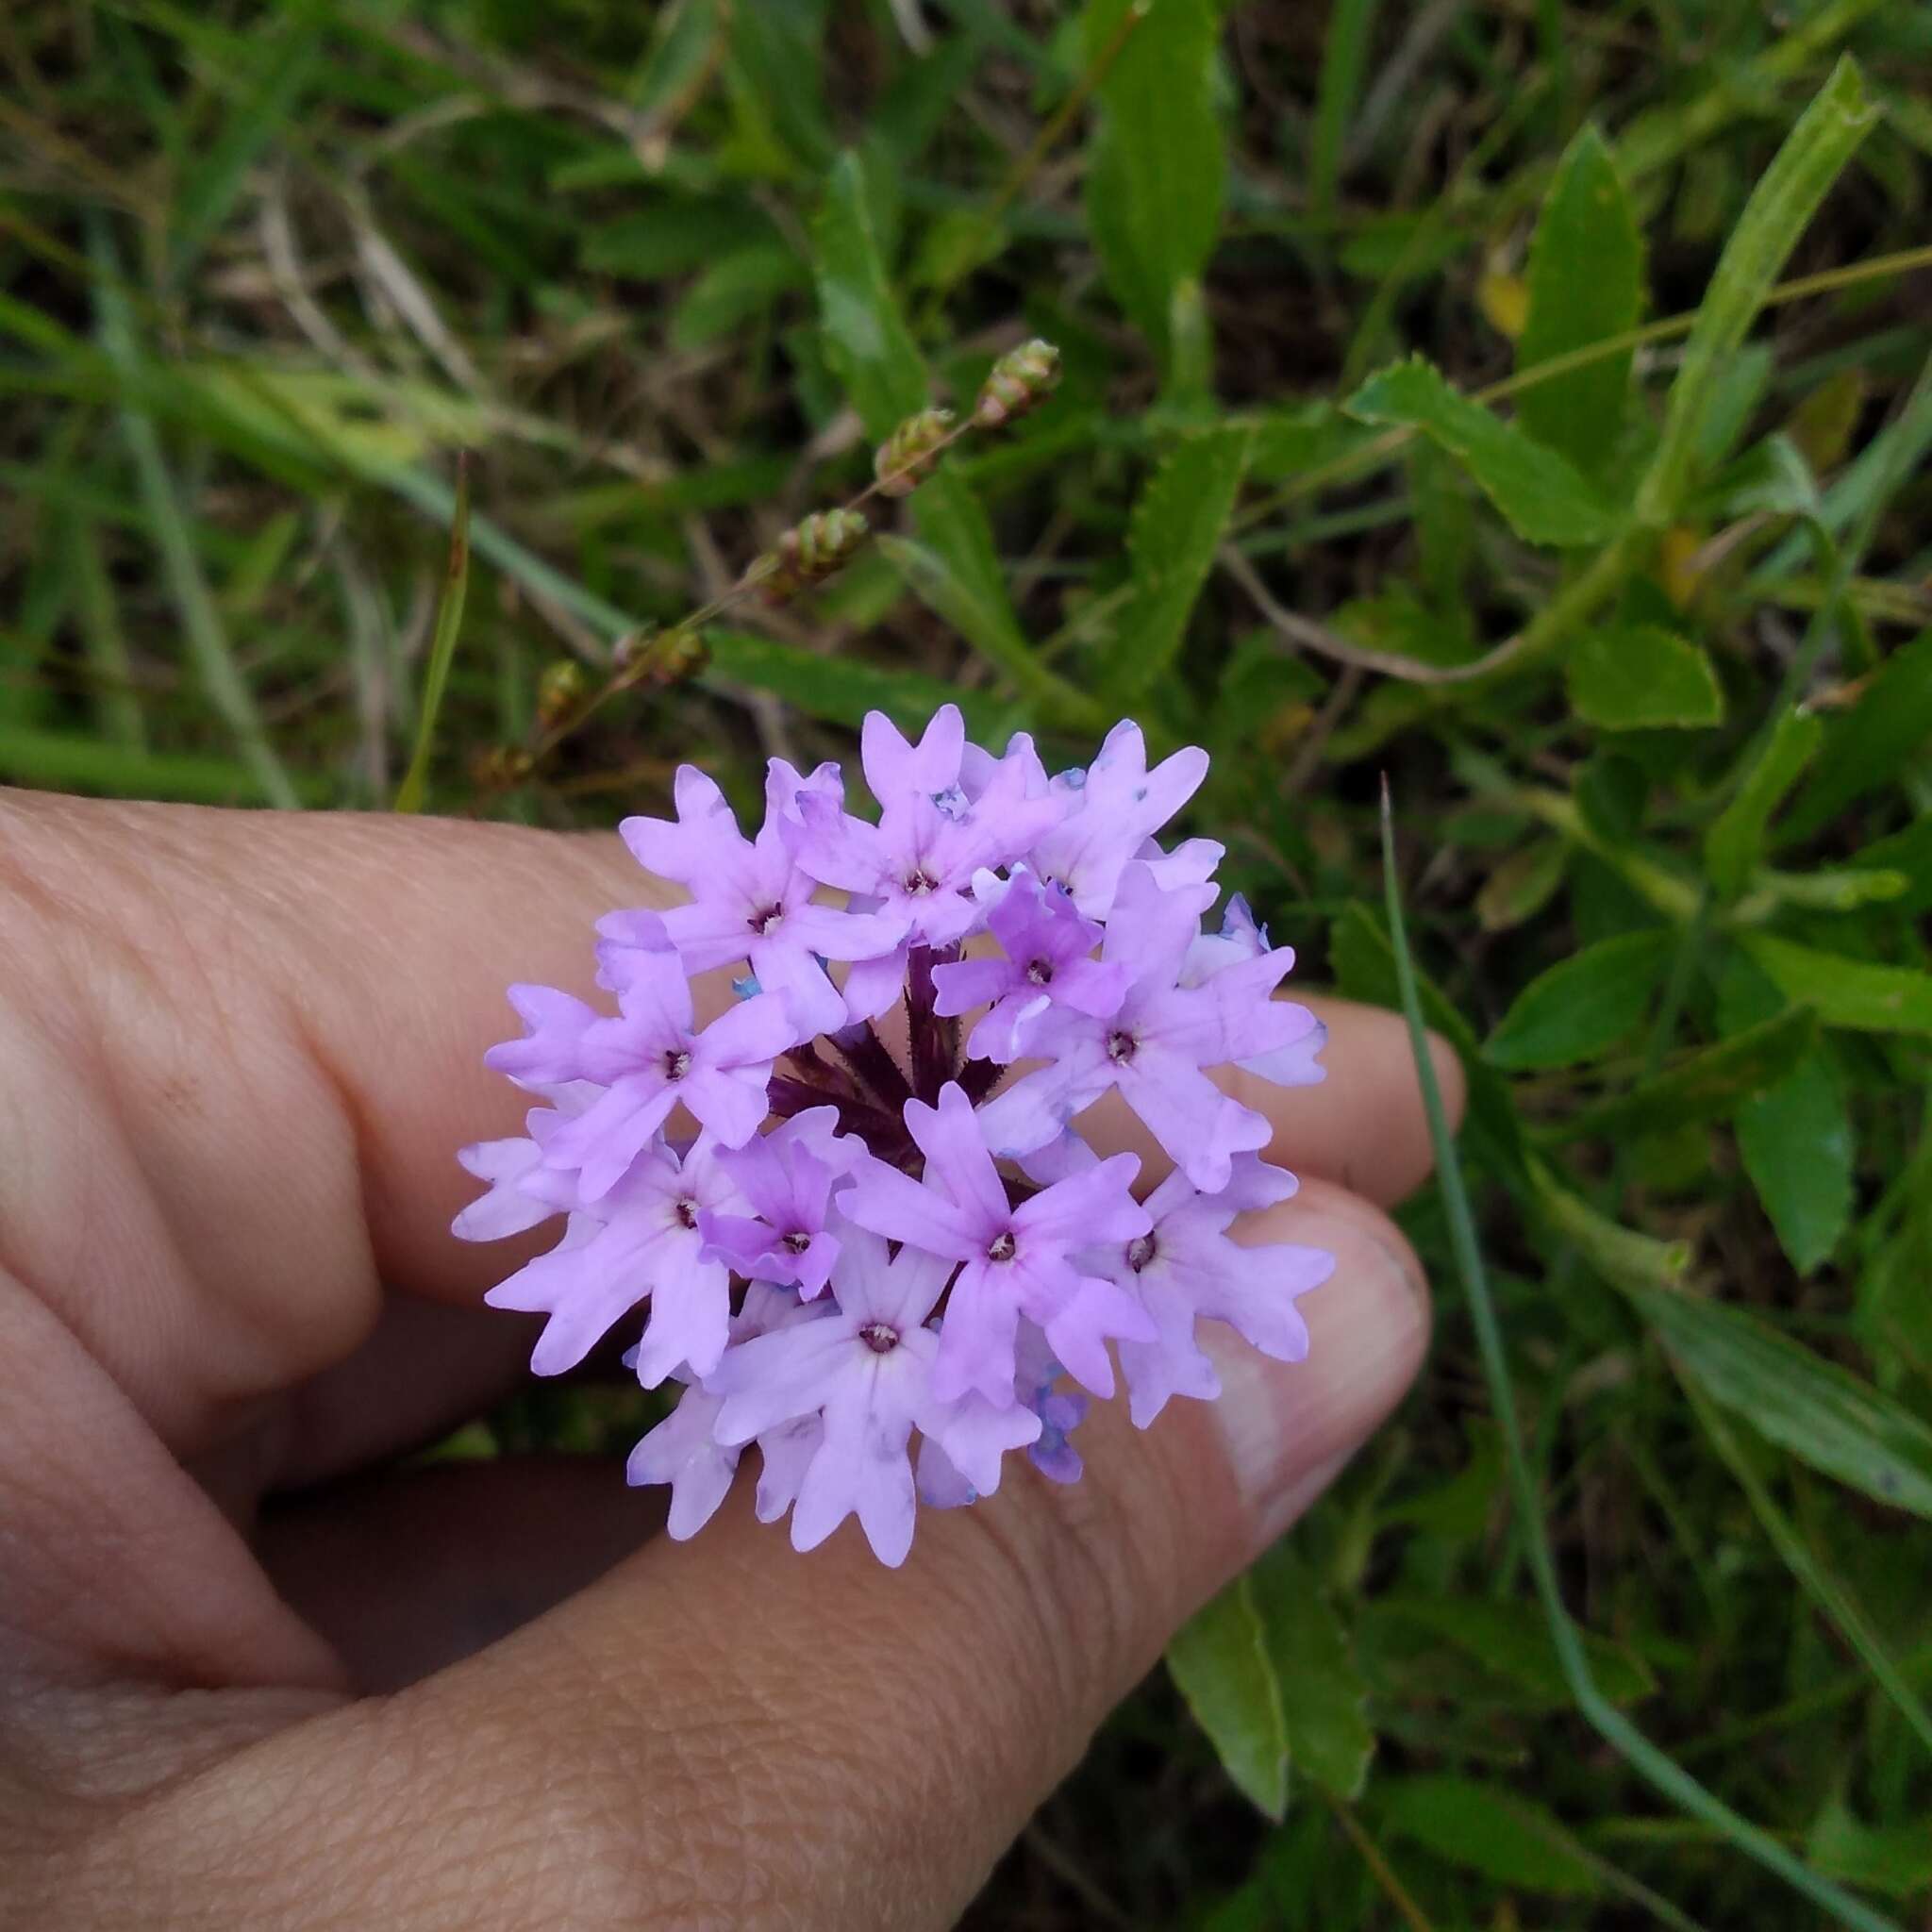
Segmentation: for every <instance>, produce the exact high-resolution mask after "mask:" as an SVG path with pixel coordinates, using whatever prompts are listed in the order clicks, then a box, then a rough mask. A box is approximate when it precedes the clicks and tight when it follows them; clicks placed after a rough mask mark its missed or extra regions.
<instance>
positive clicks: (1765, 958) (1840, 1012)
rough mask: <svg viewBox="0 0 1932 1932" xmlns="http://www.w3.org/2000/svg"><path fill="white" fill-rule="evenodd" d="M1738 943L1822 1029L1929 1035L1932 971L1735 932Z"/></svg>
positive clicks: (1765, 934)
mask: <svg viewBox="0 0 1932 1932" xmlns="http://www.w3.org/2000/svg"><path fill="white" fill-rule="evenodd" d="M1738 943H1739V944H1740V945H1741V946H1742V947H1743V948H1744V950H1745V951H1746V952H1747V953H1749V954H1750V955H1751V957H1752V958H1754V959H1755V960H1757V964H1758V965H1759V966H1760V967H1761V968H1762V969H1763V970H1764V972H1765V974H1767V975H1768V977H1769V978H1770V979H1771V981H1772V983H1773V984H1774V986H1776V987H1777V989H1778V990H1779V991H1781V992H1782V993H1783V994H1784V995H1785V997H1786V998H1787V999H1790V1000H1795V1001H1797V1002H1799V1003H1800V1004H1802V1005H1805V1006H1808V1007H1811V1008H1814V1009H1815V1010H1816V1011H1817V1014H1818V1017H1819V1018H1820V1019H1821V1020H1823V1021H1824V1024H1826V1025H1827V1026H1842V1027H1844V1028H1846V1029H1847V1030H1848V1031H1851V1032H1855V1033H1915V1034H1932V973H1920V972H1917V971H1915V970H1914V969H1913V968H1911V967H1909V966H1878V965H1874V964H1873V963H1872V962H1871V961H1870V960H1867V959H1848V958H1844V957H1843V956H1842V955H1841V954H1839V953H1825V952H1821V951H1820V950H1819V949H1818V948H1817V947H1816V946H1801V945H1799V944H1798V943H1797V942H1796V941H1792V940H1782V939H1779V938H1778V937H1777V936H1776V935H1775V934H1774V933H1768V932H1748V931H1747V932H1740V934H1739V935H1738Z"/></svg>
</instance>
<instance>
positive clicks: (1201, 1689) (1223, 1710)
mask: <svg viewBox="0 0 1932 1932" xmlns="http://www.w3.org/2000/svg"><path fill="white" fill-rule="evenodd" d="M1167 1668H1168V1673H1169V1674H1170V1675H1171V1676H1172V1677H1173V1678H1174V1685H1175V1688H1176V1689H1178V1691H1180V1693H1181V1695H1182V1696H1183V1697H1184V1698H1185V1699H1186V1700H1187V1704H1188V1708H1189V1709H1190V1710H1191V1711H1192V1712H1193V1714H1194V1721H1195V1723H1197V1724H1199V1725H1200V1726H1201V1728H1202V1729H1203V1730H1204V1731H1206V1732H1207V1734H1208V1740H1209V1741H1210V1742H1211V1743H1212V1744H1213V1746H1214V1749H1215V1751H1216V1752H1217V1753H1218V1754H1219V1756H1220V1758H1221V1762H1222V1764H1223V1766H1224V1768H1225V1770H1226V1772H1227V1774H1228V1776H1229V1777H1231V1778H1232V1779H1233V1780H1234V1782H1235V1784H1236V1785H1237V1786H1238V1787H1239V1788H1240V1789H1241V1791H1242V1793H1243V1794H1244V1795H1245V1796H1247V1797H1248V1798H1249V1799H1251V1800H1252V1801H1253V1802H1254V1803H1255V1804H1256V1805H1257V1806H1258V1807H1260V1808H1261V1810H1263V1811H1265V1812H1266V1813H1267V1814H1268V1816H1269V1817H1270V1818H1274V1819H1276V1820H1278V1819H1280V1817H1281V1816H1282V1814H1283V1813H1284V1812H1285V1811H1286V1810H1287V1809H1288V1730H1287V1725H1286V1724H1285V1722H1284V1720H1283V1718H1282V1713H1281V1701H1280V1685H1279V1680H1278V1679H1277V1677H1276V1674H1275V1672H1274V1666H1273V1665H1272V1664H1271V1663H1270V1661H1269V1659H1268V1653H1267V1646H1266V1641H1265V1638H1264V1636H1263V1631H1262V1623H1261V1614H1260V1611H1259V1609H1258V1607H1257V1603H1256V1597H1255V1585H1254V1580H1253V1578H1252V1576H1251V1575H1242V1576H1238V1577H1236V1578H1235V1580H1234V1581H1233V1582H1232V1583H1230V1584H1229V1585H1228V1586H1227V1588H1226V1589H1225V1590H1224V1591H1222V1592H1221V1594H1220V1595H1219V1596H1217V1597H1214V1598H1213V1599H1211V1600H1210V1601H1209V1602H1208V1604H1207V1605H1205V1606H1204V1607H1202V1608H1201V1609H1199V1610H1197V1611H1196V1612H1195V1613H1194V1615H1193V1616H1192V1617H1191V1618H1190V1619H1189V1620H1188V1621H1187V1623H1185V1624H1182V1625H1181V1627H1180V1629H1179V1630H1178V1631H1177V1632H1176V1633H1175V1635H1174V1641H1172V1642H1171V1643H1169V1645H1168V1646H1167Z"/></svg>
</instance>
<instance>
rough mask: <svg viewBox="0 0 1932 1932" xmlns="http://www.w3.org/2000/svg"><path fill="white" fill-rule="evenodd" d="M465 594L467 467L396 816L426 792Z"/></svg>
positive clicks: (461, 473)
mask: <svg viewBox="0 0 1932 1932" xmlns="http://www.w3.org/2000/svg"><path fill="white" fill-rule="evenodd" d="M469 590H470V465H469V463H468V461H467V460H463V461H459V462H458V465H457V498H456V508H455V509H454V511H453V512H452V513H451V516H450V526H449V562H448V565H447V566H446V568H445V569H444V571H443V576H442V594H441V598H440V599H439V600H438V602H437V606H436V629H435V631H434V632H433V633H432V635H431V637H430V640H429V662H428V665H427V666H426V668H425V671H424V673H423V702H422V705H421V707H420V708H418V710H417V713H416V747H415V749H414V751H412V752H411V753H410V755H409V769H408V771H407V772H406V773H405V774H403V782H402V783H401V784H400V785H398V786H397V787H396V796H395V807H394V808H395V809H396V810H397V811H421V810H422V809H423V801H424V798H425V794H426V793H427V791H428V787H429V760H430V758H431V756H432V755H433V754H434V752H435V750H436V721H437V720H438V718H440V717H441V715H442V696H443V692H444V691H445V690H447V688H448V686H449V667H450V666H451V664H452V663H454V662H455V661H456V655H457V638H458V635H459V634H460V632H461V630H462V627H463V602H464V599H465V598H466V597H467V596H468V594H469Z"/></svg>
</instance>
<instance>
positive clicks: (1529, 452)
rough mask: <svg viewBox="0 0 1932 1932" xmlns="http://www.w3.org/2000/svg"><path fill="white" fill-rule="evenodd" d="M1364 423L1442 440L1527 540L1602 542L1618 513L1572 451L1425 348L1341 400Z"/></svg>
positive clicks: (1612, 529)
mask: <svg viewBox="0 0 1932 1932" xmlns="http://www.w3.org/2000/svg"><path fill="white" fill-rule="evenodd" d="M1343 407H1344V408H1346V409H1347V410H1348V413H1349V414H1350V415H1351V416H1354V417H1355V418H1357V421H1359V422H1363V423H1386V424H1397V425H1402V426H1403V427H1405V428H1409V429H1415V430H1418V431H1420V432H1421V433H1422V434H1423V435H1424V436H1426V437H1428V438H1430V439H1431V441H1435V442H1437V443H1439V444H1440V445H1441V447H1442V448H1443V449H1444V450H1446V451H1447V452H1448V454H1449V455H1450V456H1452V457H1454V458H1456V459H1457V462H1459V463H1460V464H1461V465H1462V467H1463V468H1464V469H1465V470H1467V471H1468V472H1469V474H1470V475H1471V476H1472V477H1474V480H1475V482H1476V484H1477V486H1478V487H1479V488H1480V489H1481V491H1483V493H1484V495H1486V496H1487V497H1488V498H1489V499H1490V501H1491V503H1492V504H1494V505H1495V507H1496V508H1497V509H1499V510H1500V511H1501V512H1502V513H1503V516H1504V518H1505V520H1506V521H1507V523H1508V525H1509V527H1510V528H1511V529H1512V530H1514V531H1515V532H1516V534H1517V535H1518V536H1519V537H1521V538H1523V539H1524V541H1525V542H1529V543H1552V544H1556V545H1558V546H1563V545H1569V544H1588V543H1602V542H1606V541H1608V539H1609V538H1611V537H1612V536H1614V535H1615V534H1616V529H1617V513H1616V511H1615V510H1614V509H1612V508H1611V507H1610V506H1609V505H1608V504H1607V503H1606V502H1605V501H1604V499H1603V498H1602V497H1601V496H1599V495H1598V494H1597V491H1596V488H1595V486H1594V485H1593V484H1591V482H1590V481H1589V480H1588V479H1587V478H1586V477H1585V476H1584V475H1582V473H1581V472H1580V471H1579V470H1578V469H1577V468H1576V466H1575V465H1574V463H1572V462H1571V461H1570V460H1569V459H1568V458H1565V457H1560V456H1558V455H1557V452H1556V451H1555V450H1553V449H1545V448H1544V447H1543V445H1542V444H1541V443H1540V442H1538V441H1535V440H1534V439H1533V438H1531V437H1529V436H1526V435H1524V432H1523V431H1522V430H1521V429H1519V428H1517V427H1516V425H1514V424H1511V423H1506V422H1504V421H1503V419H1502V418H1501V417H1500V416H1497V415H1494V414H1492V413H1491V411H1490V410H1488V409H1486V408H1483V406H1482V405H1481V404H1480V403H1477V402H1473V401H1472V400H1471V399H1470V398H1469V397H1468V396H1465V395H1461V394H1459V393H1458V392H1457V391H1455V390H1453V389H1451V388H1450V386H1449V385H1448V383H1446V382H1445V381H1444V380H1443V379H1442V375H1441V371H1440V370H1438V369H1437V368H1435V367H1434V365H1433V364H1431V363H1429V362H1426V361H1424V359H1423V358H1421V357H1420V356H1416V357H1411V358H1409V360H1407V362H1397V363H1395V364H1393V365H1392V366H1391V367H1390V368H1388V369H1384V370H1382V371H1381V372H1380V373H1379V374H1377V375H1372V376H1370V377H1369V379H1368V381H1366V382H1365V383H1363V384H1362V386H1361V388H1360V389H1358V390H1357V391H1356V392H1355V394H1354V395H1352V396H1351V397H1349V399H1348V401H1347V402H1346V403H1345V404H1344V405H1343Z"/></svg>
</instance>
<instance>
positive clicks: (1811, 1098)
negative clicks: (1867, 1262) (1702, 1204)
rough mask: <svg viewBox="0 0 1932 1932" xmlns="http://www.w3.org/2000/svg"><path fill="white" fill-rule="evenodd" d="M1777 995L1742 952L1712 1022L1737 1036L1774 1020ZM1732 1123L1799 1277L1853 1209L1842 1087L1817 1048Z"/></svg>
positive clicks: (1833, 1242)
mask: <svg viewBox="0 0 1932 1932" xmlns="http://www.w3.org/2000/svg"><path fill="white" fill-rule="evenodd" d="M1783 1004H1784V1001H1783V996H1782V995H1781V994H1780V993H1779V992H1778V991H1777V989H1776V988H1775V987H1774V986H1773V985H1772V984H1771V982H1770V981H1769V980H1768V979H1766V978H1765V977H1764V975H1763V974H1761V973H1759V972H1758V970H1757V968H1756V967H1755V966H1753V965H1752V964H1751V963H1750V961H1749V960H1747V959H1745V958H1743V957H1742V956H1741V955H1739V954H1736V953H1734V954H1732V955H1731V957H1730V959H1729V960H1728V962H1727V963H1726V965H1725V969H1724V976H1723V978H1722V979H1721V980H1720V981H1719V983H1718V1020H1719V1024H1721V1025H1722V1026H1723V1027H1724V1031H1725V1032H1726V1033H1733V1034H1735V1033H1741V1032H1743V1031H1744V1030H1745V1029H1746V1028H1748V1027H1750V1026H1753V1025H1757V1024H1761V1023H1762V1022H1764V1021H1765V1020H1768V1019H1770V1018H1772V1017H1773V1016H1774V1015H1775V1014H1776V1012H1777V1011H1778V1009H1779V1008H1780V1007H1781V1006H1782V1005H1783ZM1734 1126H1735V1129H1736V1132H1737V1136H1738V1153H1739V1156H1740V1158H1741V1159H1742V1161H1743V1163H1744V1172H1745V1173H1746V1174H1749V1175H1750V1177H1751V1185H1752V1186H1753V1187H1754V1188H1755V1189H1756V1190H1757V1198H1758V1200H1759V1201H1760V1202H1762V1203H1763V1206H1764V1211H1765V1213H1766V1214H1767V1215H1768V1216H1769V1217H1770V1219H1771V1224H1772V1226H1773V1227H1774V1229H1775V1230H1776V1231H1777V1238H1778V1243H1779V1245H1780V1246H1781V1247H1782V1248H1783V1249H1784V1251H1785V1253H1786V1254H1787V1255H1788V1256H1790V1261H1791V1266H1792V1267H1793V1268H1795V1269H1796V1270H1797V1271H1798V1273H1799V1274H1810V1273H1811V1271H1812V1270H1813V1269H1814V1268H1816V1267H1818V1266H1819V1264H1820V1263H1821V1262H1823V1261H1824V1260H1825V1259H1826V1258H1827V1257H1829V1256H1830V1254H1831V1252H1832V1250H1833V1249H1834V1248H1836V1247H1837V1246H1838V1243H1839V1240H1840V1236H1842V1235H1843V1233H1844V1231H1845V1225H1846V1224H1847V1222H1848V1221H1849V1220H1850V1218H1851V1212H1852V1124H1851V1117H1850V1114H1849V1112H1848V1111H1847V1109H1846V1107H1845V1095H1844V1088H1843V1085H1842V1083H1841V1082H1840V1078H1839V1074H1838V1067H1837V1065H1836V1063H1835V1062H1834V1061H1833V1059H1832V1058H1831V1054H1830V1051H1829V1050H1828V1049H1827V1048H1826V1047H1824V1045H1823V1044H1820V1045H1816V1046H1813V1047H1812V1048H1811V1049H1810V1050H1809V1051H1808V1052H1807V1053H1805V1054H1803V1055H1802V1056H1800V1058H1799V1059H1798V1060H1797V1062H1796V1064H1795V1065H1794V1066H1792V1068H1791V1069H1790V1072H1789V1073H1787V1074H1785V1075H1784V1076H1783V1077H1782V1078H1781V1079H1778V1080H1775V1081H1774V1082H1773V1083H1772V1084H1771V1085H1770V1086H1769V1087H1767V1088H1766V1089H1765V1090H1764V1091H1762V1092H1761V1093H1757V1094H1754V1095H1753V1096H1752V1097H1751V1098H1750V1099H1749V1100H1747V1101H1745V1102H1744V1103H1743V1105H1742V1106H1741V1107H1740V1108H1739V1109H1738V1112H1737V1115H1736V1118H1735V1121H1734Z"/></svg>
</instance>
